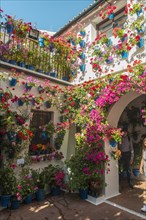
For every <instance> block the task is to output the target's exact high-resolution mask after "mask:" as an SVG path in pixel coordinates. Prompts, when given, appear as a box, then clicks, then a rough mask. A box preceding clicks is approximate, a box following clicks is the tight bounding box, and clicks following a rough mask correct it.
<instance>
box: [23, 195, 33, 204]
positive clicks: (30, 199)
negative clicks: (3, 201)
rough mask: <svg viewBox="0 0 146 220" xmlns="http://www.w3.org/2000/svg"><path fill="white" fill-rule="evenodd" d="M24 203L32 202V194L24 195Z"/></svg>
mask: <svg viewBox="0 0 146 220" xmlns="http://www.w3.org/2000/svg"><path fill="white" fill-rule="evenodd" d="M24 202H25V204H30V203H31V202H32V194H29V195H28V196H26V198H25V199H24Z"/></svg>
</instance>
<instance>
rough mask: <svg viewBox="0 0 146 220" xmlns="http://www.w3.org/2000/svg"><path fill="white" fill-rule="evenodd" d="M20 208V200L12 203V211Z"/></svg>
mask: <svg viewBox="0 0 146 220" xmlns="http://www.w3.org/2000/svg"><path fill="white" fill-rule="evenodd" d="M19 206H20V201H18V200H14V201H11V208H12V209H18V208H19Z"/></svg>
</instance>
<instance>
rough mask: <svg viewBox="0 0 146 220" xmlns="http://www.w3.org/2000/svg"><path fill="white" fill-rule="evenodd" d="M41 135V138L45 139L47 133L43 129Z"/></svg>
mask: <svg viewBox="0 0 146 220" xmlns="http://www.w3.org/2000/svg"><path fill="white" fill-rule="evenodd" d="M41 137H42V139H43V140H46V139H47V138H48V135H47V133H46V132H45V131H43V132H42V135H41Z"/></svg>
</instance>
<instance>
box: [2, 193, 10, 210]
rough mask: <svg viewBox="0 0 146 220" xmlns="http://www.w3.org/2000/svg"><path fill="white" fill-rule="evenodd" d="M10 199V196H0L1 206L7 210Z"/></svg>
mask: <svg viewBox="0 0 146 220" xmlns="http://www.w3.org/2000/svg"><path fill="white" fill-rule="evenodd" d="M10 199H11V196H10V195H1V206H2V207H6V208H7V207H8V206H9V205H10Z"/></svg>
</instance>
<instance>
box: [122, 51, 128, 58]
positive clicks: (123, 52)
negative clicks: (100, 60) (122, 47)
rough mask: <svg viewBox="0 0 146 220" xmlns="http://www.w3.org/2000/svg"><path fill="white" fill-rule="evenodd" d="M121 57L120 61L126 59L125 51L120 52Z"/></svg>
mask: <svg viewBox="0 0 146 220" xmlns="http://www.w3.org/2000/svg"><path fill="white" fill-rule="evenodd" d="M121 56H122V59H126V58H128V52H127V51H122V53H121Z"/></svg>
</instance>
